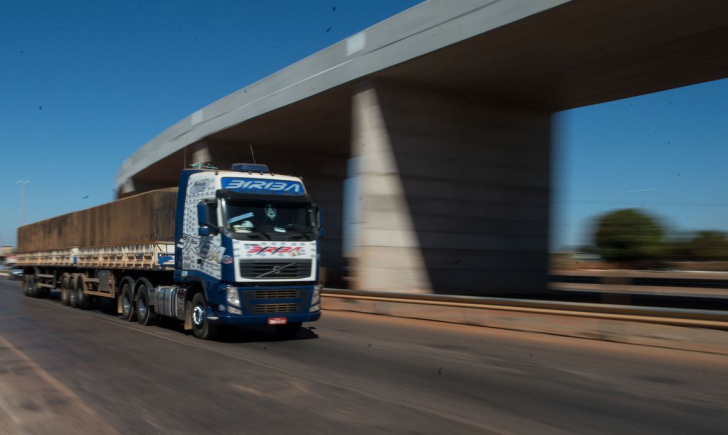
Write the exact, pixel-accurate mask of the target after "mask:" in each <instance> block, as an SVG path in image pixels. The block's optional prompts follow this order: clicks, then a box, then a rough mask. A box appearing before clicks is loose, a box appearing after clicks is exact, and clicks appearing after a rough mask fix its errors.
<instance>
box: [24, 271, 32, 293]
mask: <svg viewBox="0 0 728 435" xmlns="http://www.w3.org/2000/svg"><path fill="white" fill-rule="evenodd" d="M30 277H31V275H23V294H24V295H25V296H30V293H28V281H30Z"/></svg>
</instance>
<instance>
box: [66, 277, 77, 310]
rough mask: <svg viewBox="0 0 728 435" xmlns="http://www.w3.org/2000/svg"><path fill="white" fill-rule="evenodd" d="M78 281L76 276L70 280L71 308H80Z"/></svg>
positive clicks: (69, 298)
mask: <svg viewBox="0 0 728 435" xmlns="http://www.w3.org/2000/svg"><path fill="white" fill-rule="evenodd" d="M77 286H78V279H76V276H75V275H71V279H69V280H68V305H70V306H71V308H78V290H77V289H76V287H77Z"/></svg>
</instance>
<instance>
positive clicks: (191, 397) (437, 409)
mask: <svg viewBox="0 0 728 435" xmlns="http://www.w3.org/2000/svg"><path fill="white" fill-rule="evenodd" d="M104 308H107V309H106V310H104ZM105 311H106V312H105ZM109 311H111V313H110V312H109ZM309 326H311V327H312V328H311V329H306V330H305V331H304V332H303V333H302V336H301V338H299V339H296V340H293V341H278V340H277V338H276V336H275V335H274V334H273V333H272V332H270V331H268V330H267V329H265V328H258V329H252V328H251V329H239V330H236V331H232V332H229V333H227V334H225V335H224V336H223V337H222V340H221V341H217V342H202V341H199V340H196V339H195V338H193V337H192V336H191V335H190V334H185V333H184V332H183V331H182V330H181V329H180V328H179V326H178V325H177V324H175V323H173V322H169V323H165V324H163V325H161V326H156V327H142V326H140V325H138V324H136V323H126V322H123V321H121V320H119V319H118V318H117V317H116V316H115V315H114V314H113V310H109V309H108V307H101V309H95V310H91V311H81V310H78V309H72V308H69V307H65V306H62V305H61V303H60V302H59V301H58V300H57V296H56V299H44V300H40V299H31V298H27V297H24V296H22V293H21V290H20V289H19V288H18V284H17V282H11V281H6V280H4V279H3V280H2V281H0V434H25V433H28V434H30V433H39V434H46V433H47V434H53V435H65V434H83V433H89V434H202V433H210V434H213V433H215V434H217V433H221V434H242V433H251V434H252V433H255V434H280V433H297V434H309V433H311V434H313V433H315V434H330V433H337V434H346V435H353V434H373V433H397V434H399V433H410V434H489V433H524V434H535V433H538V434H546V433H575V434H586V433H589V434H592V433H610V434H613V433H629V434H633V433H645V434H647V433H650V434H654V433H660V434H670V433H674V434H685V433H691V434H692V433H695V434H697V433H715V434H719V433H726V431H728V357H726V356H718V355H711V354H704V353H696V352H686V351H676V350H668V349H660V348H649V347H637V346H632V345H625V344H618V343H606V342H598V341H589V340H580V339H574V338H564V337H553V336H547V335H540V334H530V333H521V332H512V331H499V330H494V329H488V328H480V327H471V326H463V325H451V324H443V323H436V322H427V321H419V320H405V319H394V318H388V317H382V316H374V315H368V314H359V313H341V312H324V315H323V318H322V320H321V321H320V322H317V323H314V324H310V325H309Z"/></svg>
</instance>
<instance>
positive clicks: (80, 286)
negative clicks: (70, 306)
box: [76, 276, 93, 310]
mask: <svg viewBox="0 0 728 435" xmlns="http://www.w3.org/2000/svg"><path fill="white" fill-rule="evenodd" d="M85 288H86V285H85V284H84V282H83V276H79V277H78V278H77V279H76V299H77V302H76V304H77V305H78V308H80V309H82V310H88V309H89V308H90V307H91V302H93V301H92V300H91V295H87V294H86V293H84V292H83V290H84V289H85Z"/></svg>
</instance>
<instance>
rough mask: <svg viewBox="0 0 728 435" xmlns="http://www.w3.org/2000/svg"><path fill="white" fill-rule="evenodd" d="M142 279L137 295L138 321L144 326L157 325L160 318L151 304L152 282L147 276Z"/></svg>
mask: <svg viewBox="0 0 728 435" xmlns="http://www.w3.org/2000/svg"><path fill="white" fill-rule="evenodd" d="M140 281H141V284H140V285H139V288H137V297H136V313H137V321H138V322H139V324H140V325H144V326H149V325H156V324H157V321H158V320H159V319H158V316H157V313H155V312H154V309H153V308H152V307H150V306H149V289H151V288H152V284H151V283H150V282H149V280H147V279H146V278H141V279H140Z"/></svg>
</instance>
